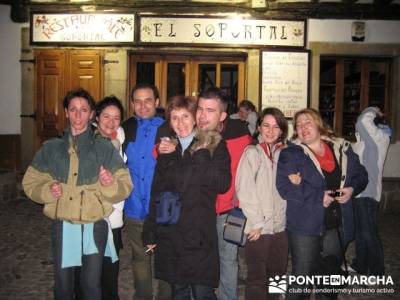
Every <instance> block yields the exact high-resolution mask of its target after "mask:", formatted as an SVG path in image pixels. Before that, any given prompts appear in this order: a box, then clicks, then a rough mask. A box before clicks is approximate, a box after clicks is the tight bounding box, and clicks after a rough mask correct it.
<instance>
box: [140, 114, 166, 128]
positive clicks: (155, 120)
mask: <svg viewBox="0 0 400 300" xmlns="http://www.w3.org/2000/svg"><path fill="white" fill-rule="evenodd" d="M135 118H136V120H137V122H138V124H139V125H146V124H150V125H152V126H157V127H158V126H160V125H161V124H162V123H164V120H163V119H162V118H160V117H157V116H154V117H151V118H146V119H143V118H140V117H138V116H135Z"/></svg>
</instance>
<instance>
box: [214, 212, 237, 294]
mask: <svg viewBox="0 0 400 300" xmlns="http://www.w3.org/2000/svg"><path fill="white" fill-rule="evenodd" d="M226 217H227V214H223V215H220V216H217V233H218V250H219V268H220V277H219V286H218V299H219V300H236V299H237V298H238V295H237V283H238V272H239V262H238V246H236V245H235V244H232V243H229V242H227V241H225V240H224V238H223V232H224V224H225V221H226Z"/></svg>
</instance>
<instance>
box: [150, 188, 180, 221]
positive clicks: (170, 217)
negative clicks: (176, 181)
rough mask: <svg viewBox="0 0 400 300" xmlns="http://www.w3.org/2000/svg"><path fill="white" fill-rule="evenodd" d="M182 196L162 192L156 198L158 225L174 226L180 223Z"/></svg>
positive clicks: (175, 193)
mask: <svg viewBox="0 0 400 300" xmlns="http://www.w3.org/2000/svg"><path fill="white" fill-rule="evenodd" d="M181 197H182V194H181V193H179V192H171V191H166V192H161V193H159V194H158V195H157V196H156V198H155V202H156V211H157V214H156V223H157V224H160V225H174V224H177V223H178V221H179V217H180V215H181V210H182V200H181Z"/></svg>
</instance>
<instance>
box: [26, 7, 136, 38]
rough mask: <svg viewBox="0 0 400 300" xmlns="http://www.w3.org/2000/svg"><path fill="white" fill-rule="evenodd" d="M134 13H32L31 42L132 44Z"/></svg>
mask: <svg viewBox="0 0 400 300" xmlns="http://www.w3.org/2000/svg"><path fill="white" fill-rule="evenodd" d="M134 23H135V15H134V14H36V13H35V14H32V16H31V30H32V32H31V38H32V42H33V43H52V42H53V43H54V42H56V43H98V44H102V43H110V42H113V43H128V42H129V43H132V42H133V41H134V28H135V26H134V25H135V24H134Z"/></svg>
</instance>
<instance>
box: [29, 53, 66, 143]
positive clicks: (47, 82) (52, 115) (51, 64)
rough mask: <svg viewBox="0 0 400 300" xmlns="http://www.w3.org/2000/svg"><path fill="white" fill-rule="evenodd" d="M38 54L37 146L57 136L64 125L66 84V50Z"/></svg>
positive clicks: (36, 98)
mask: <svg viewBox="0 0 400 300" xmlns="http://www.w3.org/2000/svg"><path fill="white" fill-rule="evenodd" d="M35 54H36V62H37V63H36V97H35V101H36V128H37V131H36V132H37V139H36V143H35V144H36V148H38V147H39V146H40V145H41V144H42V143H43V142H44V141H45V140H47V139H49V138H51V137H54V136H57V135H58V134H59V133H61V132H62V129H63V127H64V111H63V105H62V100H63V96H64V93H65V90H66V86H65V83H66V82H65V60H66V53H65V51H60V50H46V51H38V52H36V53H35Z"/></svg>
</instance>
